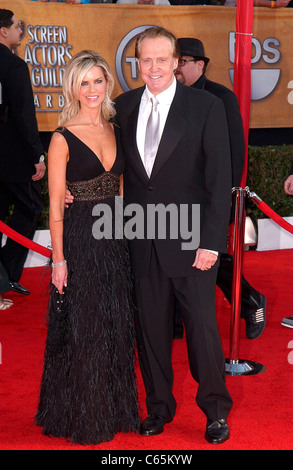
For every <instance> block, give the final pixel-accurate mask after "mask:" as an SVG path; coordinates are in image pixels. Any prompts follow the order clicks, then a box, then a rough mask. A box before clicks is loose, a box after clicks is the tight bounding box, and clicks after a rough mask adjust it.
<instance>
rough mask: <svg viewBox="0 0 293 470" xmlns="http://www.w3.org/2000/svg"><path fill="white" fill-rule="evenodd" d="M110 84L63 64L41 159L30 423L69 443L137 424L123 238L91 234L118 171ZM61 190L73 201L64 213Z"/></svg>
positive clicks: (90, 55)
mask: <svg viewBox="0 0 293 470" xmlns="http://www.w3.org/2000/svg"><path fill="white" fill-rule="evenodd" d="M113 86H114V81H113V77H112V74H111V71H110V69H109V66H108V64H107V62H106V61H105V60H104V59H103V58H102V57H101V56H100V55H99V54H97V53H96V52H94V51H89V50H85V51H82V52H80V53H78V54H77V55H76V56H74V57H73V58H72V59H71V62H70V63H69V64H68V66H67V67H66V72H65V75H64V84H63V88H64V97H65V106H64V109H63V112H62V114H61V116H60V120H59V124H60V127H59V128H58V129H56V131H55V132H54V133H53V136H52V140H51V143H50V147H49V152H48V182H49V196H50V231H51V239H52V291H51V294H50V301H49V312H48V318H49V323H48V334H47V344H46V351H45V360H44V372H43V378H42V384H41V392H40V400H39V407H38V412H37V416H36V421H37V424H38V425H40V426H42V428H43V433H44V434H46V435H52V436H55V437H59V436H60V437H61V436H62V437H64V438H66V439H69V440H71V441H72V442H74V443H87V444H99V443H100V442H103V441H109V440H111V439H113V437H114V435H115V433H117V432H130V431H137V429H138V427H139V416H138V406H137V393H136V384H135V367H134V332H133V307H132V302H131V294H132V285H131V281H130V272H129V258H128V251H127V245H126V240H125V239H123V238H121V237H116V238H117V239H115V233H114V227H113V233H110V234H109V233H106V234H104V236H103V233H102V232H101V231H100V232H101V233H100V232H99V230H96V231H95V230H94V228H95V222H97V221H98V220H99V219H98V218H97V216H96V215H95V214H98V213H101V214H102V212H103V213H107V214H108V217H110V219H109V220H108V223H109V224H110V225H109V226H110V227H111V222H112V221H114V219H115V197H119V191H120V180H121V175H122V172H123V170H124V157H123V154H122V150H121V145H120V139H119V129H118V127H117V126H114V125H113V124H112V123H111V119H112V118H113V116H114V115H115V110H114V107H113V104H112V101H111V99H110V96H111V92H112V90H113ZM67 186H68V188H69V189H70V192H71V193H72V195H73V196H74V203H73V204H71V205H70V207H69V208H68V209H65V208H64V200H65V192H66V188H67ZM100 209H101V211H100ZM109 214H110V216H109ZM105 224H106V225H107V222H105Z"/></svg>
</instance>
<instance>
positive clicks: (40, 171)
mask: <svg viewBox="0 0 293 470" xmlns="http://www.w3.org/2000/svg"><path fill="white" fill-rule="evenodd" d="M35 167H36V172H35V174H34V175H33V176H32V180H33V181H38V180H41V179H42V178H43V176H44V174H45V172H46V165H45V163H44V162H41V163H36V164H35Z"/></svg>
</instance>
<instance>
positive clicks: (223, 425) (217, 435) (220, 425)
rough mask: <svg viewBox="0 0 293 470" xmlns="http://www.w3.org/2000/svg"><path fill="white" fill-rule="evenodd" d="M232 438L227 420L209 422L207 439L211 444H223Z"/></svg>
mask: <svg viewBox="0 0 293 470" xmlns="http://www.w3.org/2000/svg"><path fill="white" fill-rule="evenodd" d="M229 437H230V431H229V426H228V424H227V421H226V420H225V419H218V420H217V421H211V420H208V422H207V427H206V433H205V438H206V440H207V441H208V442H209V443H210V444H222V443H223V442H225V441H227V439H229Z"/></svg>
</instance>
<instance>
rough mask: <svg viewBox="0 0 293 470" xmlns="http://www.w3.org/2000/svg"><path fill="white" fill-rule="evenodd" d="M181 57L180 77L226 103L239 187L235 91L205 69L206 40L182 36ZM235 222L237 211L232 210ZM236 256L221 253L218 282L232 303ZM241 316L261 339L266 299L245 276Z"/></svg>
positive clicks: (249, 332) (240, 141)
mask: <svg viewBox="0 0 293 470" xmlns="http://www.w3.org/2000/svg"><path fill="white" fill-rule="evenodd" d="M178 44H179V47H180V51H181V52H180V53H181V57H180V59H179V66H178V68H177V70H176V72H175V76H176V78H177V80H179V81H180V82H181V83H183V84H184V85H186V86H190V87H192V88H196V89H201V90H206V91H208V92H210V93H212V94H213V95H215V96H217V97H218V98H220V99H221V100H222V102H223V104H224V107H225V111H226V117H227V123H228V129H229V138H230V150H231V165H232V187H239V185H240V181H241V176H242V172H243V167H244V157H245V142H244V134H243V124H242V117H241V114H240V111H239V104H238V100H237V97H236V95H235V93H233V91H232V90H230V89H229V88H227V87H225V86H223V85H221V84H219V83H216V82H213V81H211V80H209V79H207V77H206V75H205V72H206V68H207V65H208V63H209V60H210V59H209V58H208V57H206V56H205V51H204V46H203V43H202V42H201V41H200V40H199V39H196V38H179V39H178ZM231 215H232V221H233V211H232V214H231ZM232 279H233V257H232V256H231V255H229V254H227V253H225V254H221V256H220V266H219V271H218V277H217V285H218V286H219V287H220V288H221V290H222V291H223V292H224V294H225V296H226V297H227V299H228V300H229V302H231V296H232ZM241 317H242V318H244V319H245V322H246V336H247V338H249V339H256V338H258V337H259V336H260V335H261V334H262V332H263V331H264V329H265V323H266V321H265V320H266V298H265V297H264V295H262V294H261V293H260V292H257V291H256V290H255V289H254V288H253V287H252V286H251V285H250V284H249V283H248V282H247V280H246V279H245V278H244V277H242V298H241Z"/></svg>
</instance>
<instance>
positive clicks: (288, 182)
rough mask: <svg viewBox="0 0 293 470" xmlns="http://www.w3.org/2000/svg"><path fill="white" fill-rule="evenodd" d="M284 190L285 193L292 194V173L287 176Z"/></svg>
mask: <svg viewBox="0 0 293 470" xmlns="http://www.w3.org/2000/svg"><path fill="white" fill-rule="evenodd" d="M284 191H285V193H287V194H290V195H292V194H293V175H290V176H288V178H287V179H286V181H285V183H284Z"/></svg>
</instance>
